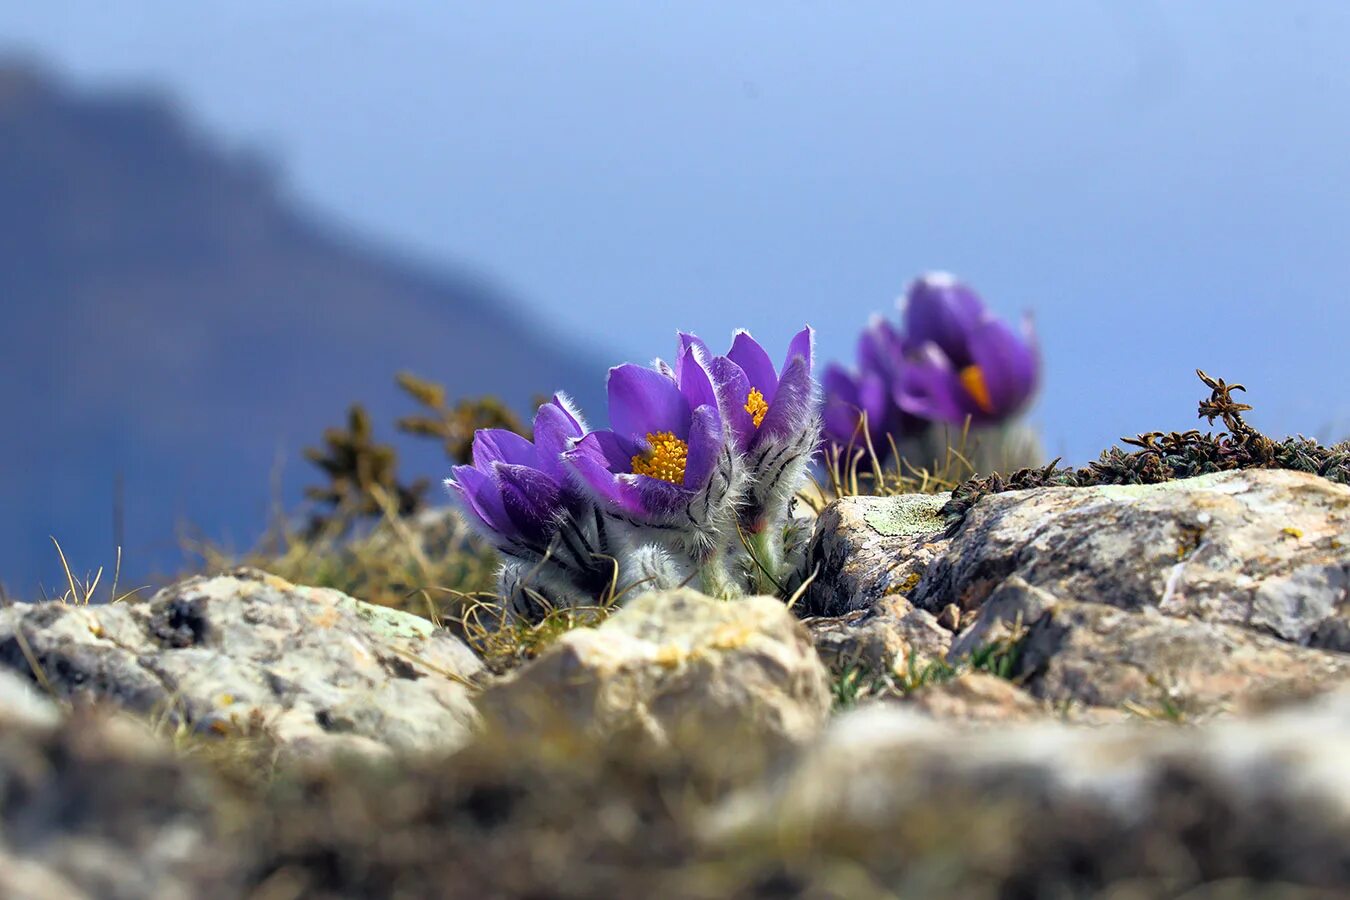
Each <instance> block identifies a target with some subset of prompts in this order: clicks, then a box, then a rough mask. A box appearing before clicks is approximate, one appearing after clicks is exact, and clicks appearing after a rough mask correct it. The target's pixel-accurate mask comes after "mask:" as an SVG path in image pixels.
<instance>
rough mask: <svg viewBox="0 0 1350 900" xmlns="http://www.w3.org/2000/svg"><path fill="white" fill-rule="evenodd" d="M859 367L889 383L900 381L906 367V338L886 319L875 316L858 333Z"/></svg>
mask: <svg viewBox="0 0 1350 900" xmlns="http://www.w3.org/2000/svg"><path fill="white" fill-rule="evenodd" d="M858 367H859V368H860V369H861V370H862V371H863V372H864V373H868V372H870V373H872V374H874V375H876V376H878V377H879V378H881V379H882V380H883V381H886V382H887V383H895V382H898V381H899V379H900V373H901V371H902V370H903V369H904V340H903V339H902V338H901V336H900V333H899V332H898V331H896V329H895V326H894V325H892V324H891V323H890V322H888V321H887V320H886V319H883V318H881V317H880V316H873V317H872V319H871V321H870V322H868V323H867V327H866V328H864V329H863V332H862V334H860V335H858Z"/></svg>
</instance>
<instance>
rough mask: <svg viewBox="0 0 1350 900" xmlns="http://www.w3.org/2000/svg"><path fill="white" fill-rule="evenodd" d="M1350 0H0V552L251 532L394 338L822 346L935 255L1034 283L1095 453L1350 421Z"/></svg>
mask: <svg viewBox="0 0 1350 900" xmlns="http://www.w3.org/2000/svg"><path fill="white" fill-rule="evenodd" d="M1348 42H1350V5H1347V4H1345V3H1343V2H1335V0H1329V2H1306V0H1285V2H1282V3H1278V4H1274V3H1267V2H1257V0H1224V2H1221V3H1220V2H1210V3H1188V4H1179V3H1172V4H1164V3H1161V2H1147V0H1097V2H1082V0H1073V2H1068V0H1065V2H1044V3H1038V4H1035V5H1034V6H1029V5H1023V4H1009V3H1005V2H995V0H990V2H963V3H951V2H905V3H896V2H894V0H885V2H862V0H855V2H851V3H848V4H830V5H826V4H823V3H807V2H780V0H774V2H768V0H763V2H741V3H736V4H726V3H713V2H684V3H680V4H664V3H627V2H620V0H612V2H600V0H591V2H586V3H581V4H557V3H547V2H515V0H512V2H502V0H499V2H493V3H479V4H445V3H436V2H429V0H428V2H413V0H408V2H402V3H398V4H376V3H357V2H347V0H288V2H286V3H275V2H270V0H234V2H231V3H228V4H225V3H221V4H210V5H208V4H197V3H193V4H185V3H181V2H177V0H163V2H160V0H135V2H127V3H120V4H107V3H95V2H67V3H60V4H48V3H7V4H4V5H3V6H0V411H3V413H4V423H5V426H6V427H5V429H4V435H3V439H0V582H3V584H4V585H5V586H6V587H7V589H8V590H9V592H10V593H11V594H16V595H18V596H25V597H27V596H36V595H37V593H38V586H39V583H41V584H43V585H48V586H50V585H52V584H54V583H56V582H58V581H60V579H61V578H62V577H63V576H62V575H61V569H60V564H59V560H58V558H57V557H56V554H55V552H54V550H53V548H52V546H51V543H50V539H49V536H56V537H57V538H58V539H59V540H60V541H61V542H62V545H63V546H64V548H65V551H66V554H67V556H68V557H69V558H70V560H71V562H72V564H73V565H75V566H76V567H88V568H93V567H96V566H100V565H105V566H111V564H112V561H113V559H114V556H115V550H114V548H115V546H116V545H117V544H118V543H121V544H123V545H124V546H125V558H126V562H125V569H126V572H127V574H128V575H129V576H131V577H135V576H136V575H138V574H142V573H149V572H152V571H171V570H173V569H174V568H175V567H178V566H180V565H181V562H180V541H181V538H182V535H183V533H184V531H185V529H187V530H191V531H192V532H194V533H201V534H203V535H205V536H207V537H209V538H210V539H212V540H216V541H224V542H231V543H233V544H234V545H236V546H240V547H247V546H249V545H250V544H251V542H252V541H254V540H256V538H257V536H258V534H259V533H260V531H261V530H262V528H263V525H264V523H265V522H266V520H267V517H268V515H269V510H271V509H272V508H273V505H274V503H276V502H280V503H281V504H282V505H283V506H286V505H289V504H293V503H294V502H295V501H296V500H297V499H298V497H299V489H300V486H301V485H303V484H304V483H305V482H306V481H312V480H313V473H312V472H311V471H309V464H308V463H306V462H305V461H304V460H303V458H302V457H301V450H302V448H303V447H305V446H307V445H312V444H315V443H317V442H318V439H319V435H320V432H321V431H322V429H323V428H324V427H325V426H327V425H331V424H335V423H337V422H340V421H341V420H342V418H343V416H344V415H345V411H346V409H347V407H348V405H349V404H350V403H352V402H353V401H359V402H361V403H363V404H365V405H366V406H367V407H368V408H369V409H370V410H371V413H372V417H373V419H374V421H375V423H376V428H377V432H378V436H379V437H380V438H381V439H387V440H390V441H393V442H396V443H398V445H399V448H400V450H401V451H402V453H403V458H402V462H401V465H402V467H403V468H404V469H405V470H407V471H408V472H409V473H410V474H417V475H424V476H427V477H431V478H434V479H439V478H440V477H442V476H443V475H444V474H446V473H445V471H444V469H445V468H446V462H445V458H444V455H443V454H442V453H441V451H440V449H439V448H438V447H436V446H433V445H432V444H431V443H429V442H417V441H409V440H407V439H400V438H399V437H398V435H397V434H396V433H395V432H394V430H393V427H392V424H391V423H392V421H393V419H394V418H396V417H397V416H399V415H402V414H405V413H408V412H411V411H413V410H414V404H413V403H412V401H411V400H410V399H409V397H408V396H407V395H405V394H403V393H402V392H401V391H400V390H399V389H398V388H397V387H396V386H395V384H394V381H393V376H394V374H395V373H396V372H398V371H400V370H405V369H406V370H411V371H413V372H416V373H418V374H420V375H423V376H425V377H428V378H431V379H434V380H436V381H439V382H442V383H444V384H445V385H446V387H447V389H448V391H449V392H450V393H451V395H453V396H460V395H463V396H471V395H479V394H485V393H495V394H498V395H500V396H501V397H502V398H503V399H504V400H506V401H507V402H508V403H510V404H512V405H514V406H515V407H516V408H518V409H520V410H522V411H523V410H525V409H526V407H527V405H528V402H529V400H530V398H531V397H532V396H534V395H536V394H539V393H544V392H548V391H551V390H554V389H559V388H561V389H566V390H568V391H570V392H571V393H573V394H574V395H575V396H576V397H578V398H579V399H580V401H581V402H582V403H583V405H584V406H585V407H586V408H588V409H590V410H591V411H592V414H593V416H594V417H595V418H601V417H602V412H601V405H602V398H603V380H604V373H605V369H606V367H607V366H609V365H611V364H614V363H617V362H620V361H624V360H631V361H638V362H642V361H646V360H648V359H650V358H651V357H653V356H656V355H669V353H670V351H671V348H672V347H673V343H674V330H675V329H676V328H677V327H678V328H684V329H692V330H694V331H697V332H698V333H700V334H702V335H705V336H707V337H709V338H712V339H714V341H713V342H714V344H715V345H716V344H720V343H722V338H723V337H729V335H730V332H731V330H732V329H733V328H735V327H747V328H750V329H751V330H753V331H754V332H755V334H756V336H757V337H759V338H761V339H766V340H767V342H770V343H772V344H776V345H779V346H782V345H784V343H785V341H786V339H787V337H788V336H789V335H790V334H791V333H792V332H794V331H796V330H797V329H798V328H800V327H801V325H802V323H804V322H809V323H811V324H813V325H814V326H815V327H816V328H817V329H818V332H819V349H820V354H821V356H822V357H823V358H824V359H839V360H843V361H846V362H851V361H852V354H853V342H854V340H855V337H856V335H857V332H858V330H859V328H860V327H861V326H862V325H863V324H864V323H865V322H866V320H867V318H868V316H869V314H871V313H872V312H874V311H889V310H892V309H893V303H894V301H895V298H896V297H897V296H898V295H899V294H900V293H901V292H902V291H903V289H904V287H905V285H906V283H907V282H908V281H909V280H910V279H911V278H912V277H914V276H915V275H916V274H918V273H919V272H921V271H924V270H928V269H947V270H950V271H953V272H956V273H958V274H960V275H961V276H962V277H964V278H965V279H967V280H968V281H970V282H971V283H972V284H973V285H974V286H975V287H976V288H977V289H978V290H980V292H981V293H982V294H983V296H984V297H985V299H986V300H987V301H988V302H989V304H990V305H991V306H992V307H993V308H994V309H995V310H997V311H998V312H1000V313H1001V314H1003V315H1005V316H1009V317H1014V316H1016V315H1019V314H1020V313H1021V312H1022V311H1023V310H1032V311H1033V312H1034V315H1035V321H1036V325H1037V330H1038V333H1039V336H1040V341H1041V346H1042V351H1043V355H1044V382H1043V389H1042V391H1041V394H1040V397H1039V400H1038V402H1037V404H1036V406H1035V407H1034V408H1033V409H1032V411H1031V414H1030V421H1031V422H1032V423H1033V424H1034V425H1036V426H1037V427H1038V428H1039V429H1040V431H1041V433H1042V435H1043V439H1044V442H1045V445H1046V448H1047V450H1048V451H1049V452H1050V454H1051V455H1052V456H1053V455H1063V456H1064V457H1065V458H1066V460H1067V461H1069V462H1073V463H1083V462H1086V461H1087V460H1089V459H1091V458H1094V457H1095V456H1096V454H1097V453H1098V452H1099V451H1100V450H1101V449H1103V448H1104V447H1106V446H1108V445H1109V444H1111V443H1112V442H1114V441H1115V440H1116V439H1117V438H1118V437H1119V436H1121V435H1124V434H1133V433H1136V432H1139V431H1144V430H1152V429H1160V430H1161V429H1172V428H1188V427H1192V425H1193V423H1194V409H1195V402H1196V399H1197V398H1198V397H1199V396H1200V394H1201V393H1202V391H1201V390H1200V389H1199V387H1198V385H1199V383H1198V382H1197V381H1196V380H1195V377H1194V375H1193V370H1194V369H1195V368H1196V367H1197V366H1199V367H1203V368H1205V369H1207V370H1208V371H1210V372H1212V373H1214V374H1218V375H1222V376H1223V377H1225V378H1228V379H1230V380H1233V379H1236V380H1241V381H1244V382H1245V383H1246V384H1247V385H1248V387H1249V388H1250V400H1251V402H1253V403H1255V404H1256V412H1255V413H1254V414H1253V416H1252V420H1253V422H1254V423H1255V424H1257V425H1258V426H1260V427H1262V428H1263V429H1265V430H1266V431H1267V432H1269V433H1273V434H1285V433H1292V432H1303V433H1306V434H1310V435H1315V436H1317V437H1320V438H1322V439H1324V440H1329V439H1332V438H1340V437H1343V436H1344V435H1345V434H1346V433H1347V432H1350V390H1347V382H1348V379H1347V368H1346V357H1345V350H1344V347H1345V335H1346V334H1347V333H1350V304H1347V302H1346V299H1345V298H1346V295H1347V291H1348V290H1350V253H1347V251H1346V247H1345V243H1346V235H1347V233H1350V231H1348V229H1347V226H1350V116H1347V114H1346V111H1347V110H1350V62H1348V61H1347V56H1346V53H1345V47H1346V46H1347V44H1348Z"/></svg>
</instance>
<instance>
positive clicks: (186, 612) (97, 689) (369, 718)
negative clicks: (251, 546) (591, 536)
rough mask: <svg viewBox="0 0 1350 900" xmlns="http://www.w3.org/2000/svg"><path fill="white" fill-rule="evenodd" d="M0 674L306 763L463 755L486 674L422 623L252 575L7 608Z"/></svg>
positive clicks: (462, 649)
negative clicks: (391, 754) (130, 596)
mask: <svg viewBox="0 0 1350 900" xmlns="http://www.w3.org/2000/svg"><path fill="white" fill-rule="evenodd" d="M30 657H31V658H32V661H33V662H34V663H36V664H37V666H38V668H40V669H41V675H40V676H38V675H36V674H35V673H34V671H33V665H32V664H31V663H30ZM0 667H7V668H8V669H9V670H11V671H14V672H18V673H21V674H22V675H23V676H25V677H27V678H30V679H33V680H34V681H45V682H46V684H47V685H49V686H50V688H51V690H52V691H53V692H54V693H55V694H56V695H57V696H59V697H62V698H65V699H69V700H89V701H95V702H98V703H109V704H114V705H116V706H119V707H122V708H124V709H127V710H130V711H133V712H137V713H141V714H151V715H155V716H163V717H165V718H166V719H167V721H169V722H171V723H180V724H183V725H186V726H188V727H190V728H192V729H194V730H197V731H200V732H205V733H216V734H239V733H255V734H264V735H266V736H267V737H268V738H269V739H271V740H273V741H275V742H276V744H277V745H278V747H279V749H280V750H281V751H282V752H283V753H288V754H301V755H306V754H315V753H318V754H327V753H333V752H361V753H384V752H387V751H388V750H390V749H397V750H432V749H442V750H450V749H454V748H456V747H458V746H460V745H462V744H463V743H465V742H466V741H467V740H468V738H469V737H470V735H471V732H472V729H473V728H474V725H475V721H476V714H475V712H474V709H473V704H472V701H471V699H470V694H471V693H472V690H473V687H474V686H473V683H472V679H473V678H475V677H476V676H477V675H478V674H479V672H480V671H481V664H480V663H479V661H478V660H477V658H476V657H475V656H474V655H473V653H472V652H471V651H470V650H469V649H468V647H466V646H465V645H464V644H463V642H461V641H460V640H459V639H457V638H455V637H454V636H452V635H450V634H449V633H448V632H445V631H444V630H441V629H437V628H435V627H434V626H433V625H432V624H431V623H430V622H427V621H426V620H424V619H420V618H418V617H416V616H413V615H410V614H407V613H401V612H397V611H394V610H390V609H386V608H383V607H373V606H369V605H367V604H364V603H361V602H359V601H357V600H354V599H352V598H351V597H348V596H346V595H344V594H341V593H339V592H337V591H333V590H328V589H322V588H306V587H297V586H295V585H292V584H289V583H287V582H285V581H282V580H281V579H279V578H275V577H273V576H269V575H266V574H264V573H261V572H257V571H252V570H237V571H234V572H231V573H229V574H227V575H221V576H218V577H199V578H192V579H189V580H187V581H184V582H181V583H179V584H175V585H173V586H171V587H168V588H165V589H164V590H162V591H160V592H159V593H158V594H156V595H155V596H154V597H153V598H151V599H150V600H148V601H126V602H122V603H117V604H113V605H108V606H83V607H82V606H65V605H60V604H40V605H15V606H12V607H9V608H7V609H4V610H0Z"/></svg>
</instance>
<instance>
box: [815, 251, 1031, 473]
mask: <svg viewBox="0 0 1350 900" xmlns="http://www.w3.org/2000/svg"><path fill="white" fill-rule="evenodd" d="M857 356H858V369H857V371H856V372H850V371H848V370H846V369H844V368H842V367H840V366H837V365H831V366H830V367H829V368H828V369H826V372H825V378H824V386H825V405H824V410H823V412H822V416H823V418H824V423H825V434H826V436H827V438H828V439H829V440H831V441H832V442H834V443H835V444H838V445H840V446H849V445H853V446H862V445H864V444H866V443H869V442H870V444H871V445H872V447H873V449H874V450H875V451H876V452H877V454H878V455H879V456H885V455H886V452H887V449H888V444H889V442H888V441H887V439H886V436H887V435H888V434H889V435H892V436H894V437H896V438H897V439H898V440H900V441H907V440H909V439H910V438H911V437H920V436H922V435H923V434H924V433H925V432H926V431H928V430H930V429H928V425H929V423H933V422H946V423H951V424H955V425H962V424H964V423H965V422H966V420H967V419H969V420H970V422H971V424H973V425H975V426H977V427H979V426H988V425H996V424H1001V423H1004V422H1006V421H1008V420H1009V419H1011V418H1012V417H1013V416H1015V415H1016V414H1017V413H1018V412H1020V411H1021V410H1022V409H1023V408H1025V406H1026V405H1027V403H1028V401H1029V400H1030V399H1031V396H1032V395H1033V394H1034V393H1035V390H1036V381H1037V370H1038V368H1039V361H1038V355H1037V351H1036V342H1035V336H1034V334H1033V332H1032V329H1031V323H1030V321H1029V320H1024V322H1023V324H1022V328H1021V332H1020V334H1019V333H1017V332H1014V331H1013V329H1011V328H1010V327H1008V325H1007V324H1006V323H1004V322H1003V321H1001V320H1000V319H998V318H996V317H995V316H994V315H993V314H992V313H991V312H990V311H989V309H988V308H987V307H986V306H985V304H984V301H982V300H981V299H980V297H979V295H978V294H976V293H975V291H973V290H972V289H971V288H970V287H969V286H967V285H965V284H963V283H962V282H960V281H958V280H957V279H956V278H954V277H953V276H951V275H948V274H946V273H943V272H934V273H929V274H927V275H923V276H921V277H920V278H918V279H916V280H915V281H914V282H913V283H912V284H911V285H910V286H909V289H908V291H907V292H906V296H905V299H904V302H903V313H902V317H901V323H900V326H899V327H898V328H897V327H896V326H895V325H894V324H892V323H891V322H890V321H888V320H886V319H883V318H880V317H874V318H873V319H872V321H871V322H870V323H869V324H868V326H867V328H866V329H865V330H864V331H863V333H862V335H861V336H860V337H859V339H858V349H857ZM864 415H865V416H866V422H867V431H866V433H865V434H864V433H863V431H862V430H861V428H860V424H861V422H862V421H863V417H864Z"/></svg>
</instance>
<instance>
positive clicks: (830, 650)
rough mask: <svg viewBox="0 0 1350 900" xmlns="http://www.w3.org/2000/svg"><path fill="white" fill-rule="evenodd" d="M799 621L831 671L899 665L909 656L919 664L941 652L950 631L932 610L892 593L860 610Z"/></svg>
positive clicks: (944, 651) (948, 642)
mask: <svg viewBox="0 0 1350 900" xmlns="http://www.w3.org/2000/svg"><path fill="white" fill-rule="evenodd" d="M803 624H804V625H806V627H807V629H809V630H810V632H811V636H812V638H813V639H814V640H815V643H816V650H817V651H819V653H820V657H821V659H822V660H824V661H825V664H826V665H827V666H828V667H829V669H830V671H831V672H834V673H836V674H842V673H844V672H846V671H848V670H849V669H852V668H861V669H865V670H868V671H892V670H895V669H903V668H904V667H905V666H907V665H908V664H909V663H910V661H911V660H913V661H914V664H915V665H922V664H923V662H925V661H927V660H932V659H942V658H943V657H945V656H946V655H947V651H948V649H949V647H950V645H951V641H952V633H951V632H950V631H948V630H947V629H945V628H943V627H942V626H940V625H939V624H938V623H937V620H936V619H934V618H933V615H932V613H929V612H927V611H926V610H922V609H915V608H914V605H913V604H911V603H910V602H909V601H908V600H906V599H905V598H903V597H900V596H895V595H892V596H888V597H883V598H882V599H881V600H879V601H878V602H877V603H876V604H875V605H874V606H873V607H872V608H871V609H869V610H867V611H865V612H864V611H857V612H853V613H849V614H848V615H845V616H834V617H820V618H813V619H806V620H804V621H803Z"/></svg>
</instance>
